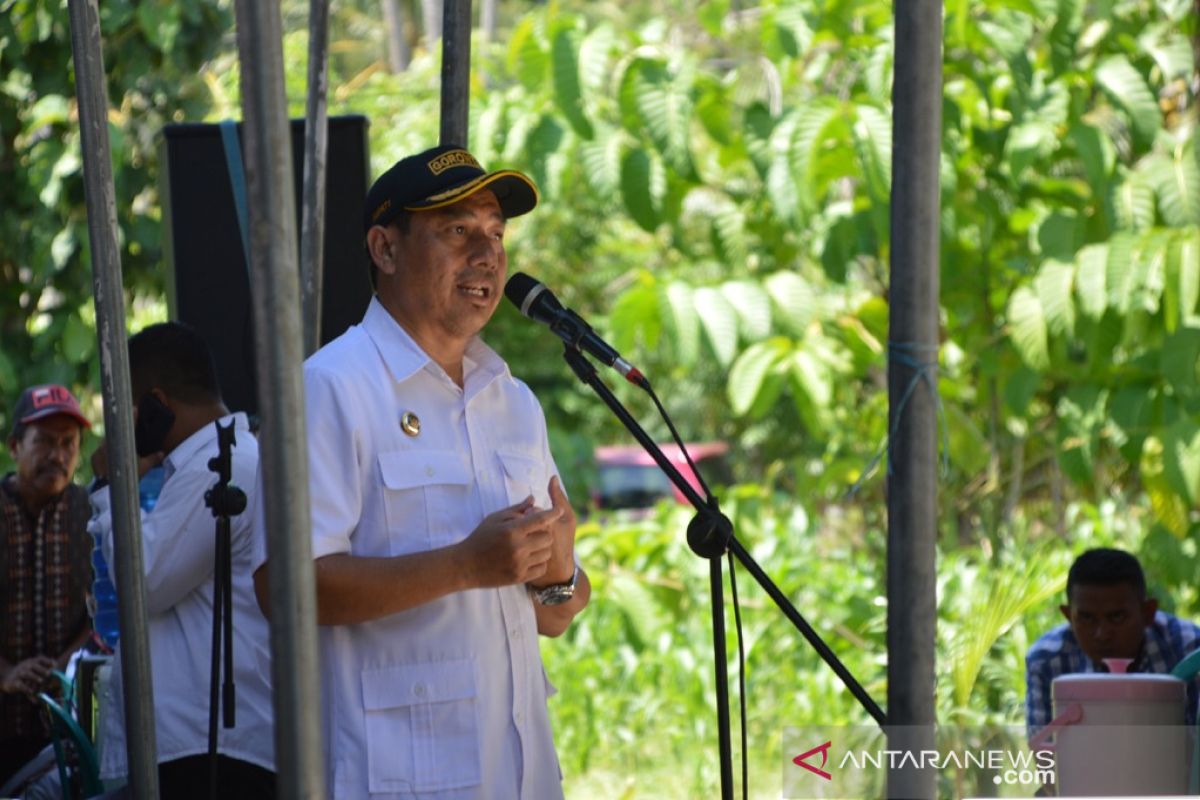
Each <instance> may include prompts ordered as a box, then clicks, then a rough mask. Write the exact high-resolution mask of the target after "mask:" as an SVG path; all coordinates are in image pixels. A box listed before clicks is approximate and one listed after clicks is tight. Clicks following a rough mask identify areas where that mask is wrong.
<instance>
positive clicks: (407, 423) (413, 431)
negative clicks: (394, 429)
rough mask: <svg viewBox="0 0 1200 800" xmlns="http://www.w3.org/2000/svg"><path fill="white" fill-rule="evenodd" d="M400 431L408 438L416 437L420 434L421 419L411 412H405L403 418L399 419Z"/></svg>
mask: <svg viewBox="0 0 1200 800" xmlns="http://www.w3.org/2000/svg"><path fill="white" fill-rule="evenodd" d="M400 430H402V431H404V432H405V433H406V434H408V435H409V436H416V435H417V434H418V433H420V432H421V418H420V417H418V416H417V415H416V414H414V413H413V412H411V411H405V412H404V416H402V417H400Z"/></svg>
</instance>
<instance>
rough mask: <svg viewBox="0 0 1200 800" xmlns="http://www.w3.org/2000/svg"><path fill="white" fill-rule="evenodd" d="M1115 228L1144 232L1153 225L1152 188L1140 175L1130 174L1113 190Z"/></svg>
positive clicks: (1143, 176)
mask: <svg viewBox="0 0 1200 800" xmlns="http://www.w3.org/2000/svg"><path fill="white" fill-rule="evenodd" d="M1112 203H1113V210H1114V211H1115V212H1116V217H1117V220H1116V222H1117V227H1118V228H1120V229H1123V230H1145V229H1146V228H1149V227H1151V226H1152V225H1154V221H1155V215H1154V187H1153V186H1151V185H1150V183H1149V182H1148V181H1147V179H1146V177H1145V175H1143V174H1142V173H1132V174H1130V175H1129V176H1127V177H1126V178H1125V180H1124V181H1122V182H1121V183H1120V184H1118V185H1117V186H1116V187H1115V188H1114V190H1113V198H1112Z"/></svg>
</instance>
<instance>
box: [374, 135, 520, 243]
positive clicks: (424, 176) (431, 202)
mask: <svg viewBox="0 0 1200 800" xmlns="http://www.w3.org/2000/svg"><path fill="white" fill-rule="evenodd" d="M480 189H490V190H491V191H492V192H493V193H494V194H495V195H496V199H497V200H498V201H500V210H501V211H502V212H503V213H504V216H505V218H506V219H511V218H512V217H519V216H521V215H522V214H527V213H529V212H530V211H532V210H533V208H534V206H536V205H537V202H538V193H537V187H536V186H534V185H533V181H531V180H530V179H529V178H527V177H526V176H525V175H523V174H521V173H520V172H516V171H514V170H499V171H497V172H488V171H487V170H485V169H484V168H483V167H481V166H480V165H479V162H478V161H476V160H475V157H474V156H473V155H471V154H470V153H468V152H467V151H466V150H465V149H463V148H462V147H459V146H458V145H441V146H439V147H434V148H432V149H430V150H426V151H425V152H423V153H418V154H416V155H415V156H408V157H407V158H403V159H401V160H399V161H397V162H396V163H395V164H394V165H393V166H392V168H391V169H389V170H388V171H387V172H385V173H383V174H382V175H380V176H379V177H378V178H377V179H376V180H375V183H374V184H372V185H371V189H370V191H368V192H367V202H366V205H365V207H364V210H363V233H364V234H365V233H366V232H367V231H370V230H371V228H372V227H374V226H375V225H387V224H388V223H389V222H391V221H392V220H393V219H395V218H396V215H397V214H399V213H400V212H401V211H431V210H433V209H435V208H442V207H443V206H448V205H450V204H452V203H457V202H458V201H459V200H462V199H463V198H465V197H469V196H471V195H472V194H474V193H475V192H478V191H479V190H480Z"/></svg>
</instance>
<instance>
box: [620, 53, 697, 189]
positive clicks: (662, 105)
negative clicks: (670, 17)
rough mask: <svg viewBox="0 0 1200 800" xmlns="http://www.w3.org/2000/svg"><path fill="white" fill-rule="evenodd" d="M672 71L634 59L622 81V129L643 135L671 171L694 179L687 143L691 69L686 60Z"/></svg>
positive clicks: (657, 62)
mask: <svg viewBox="0 0 1200 800" xmlns="http://www.w3.org/2000/svg"><path fill="white" fill-rule="evenodd" d="M675 66H676V69H675V70H674V71H672V69H670V68H669V67H668V65H667V64H665V63H663V62H662V61H661V60H657V59H650V58H639V59H635V60H634V61H633V62H632V63H631V64H630V65H629V67H628V69H627V70H626V72H625V75H624V77H623V79H622V85H621V92H620V98H621V107H622V109H623V111H624V116H625V119H626V126H627V127H629V125H630V123H634V127H633V128H631V131H632V132H633V133H636V134H638V135H641V134H643V133H644V134H646V135H648V136H649V138H650V141H651V142H653V144H654V147H655V149H656V150H657V151H658V152H659V154H661V156H662V157H663V159H664V160H665V161H666V162H667V163H668V164H669V165H670V166H671V169H673V170H674V171H675V172H677V173H678V174H679V175H681V176H682V177H684V178H687V179H692V178H694V177H695V167H694V166H693V164H692V155H691V150H690V147H689V143H688V134H689V129H690V124H691V118H692V100H691V88H692V81H693V79H694V75H693V69H692V67H691V65H690V62H688V61H687V60H686V59H684V60H681V61H680V62H679V63H678V64H676V65H675Z"/></svg>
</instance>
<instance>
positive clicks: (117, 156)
mask: <svg viewBox="0 0 1200 800" xmlns="http://www.w3.org/2000/svg"><path fill="white" fill-rule="evenodd" d="M230 22H231V16H230V14H229V13H228V11H227V10H226V9H224V8H222V7H221V5H220V4H218V3H217V2H213V1H211V0H203V1H202V0H187V2H140V3H139V2H131V1H130V0H113V2H104V3H101V4H100V25H101V34H102V36H103V38H104V42H105V48H106V52H105V56H106V62H105V64H106V75H107V78H108V81H107V89H108V95H109V98H110V111H109V116H108V122H109V137H110V140H111V143H112V149H113V177H114V184H115V189H116V210H117V221H118V224H119V225H120V244H121V250H120V256H121V263H122V268H123V271H124V277H125V289H126V297H127V299H128V300H129V301H130V302H131V303H132V302H133V300H134V298H149V297H154V296H157V295H160V294H161V292H162V272H163V269H162V267H163V265H162V247H161V231H160V222H161V211H160V209H159V204H158V194H157V188H156V184H155V178H156V175H157V170H156V164H157V153H156V146H157V137H158V135H159V130H160V129H161V128H162V126H163V125H164V124H165V123H168V122H172V121H179V120H183V119H196V118H198V117H200V116H202V115H203V113H204V111H205V109H206V108H207V102H208V92H207V90H206V89H205V88H204V82H203V81H202V79H201V78H200V77H199V76H198V74H197V71H198V70H199V68H200V66H201V65H202V64H204V63H205V62H206V61H207V59H208V58H210V57H211V56H212V54H213V53H214V52H215V51H216V48H217V46H218V45H219V43H220V41H221V37H222V34H223V32H224V31H225V30H226V29H227V28H228V26H229V25H230ZM70 64H71V41H70V31H69V26H68V17H67V4H66V2H65V0H64V2H57V1H52V0H7V2H3V3H0V208H2V209H3V210H4V213H3V214H0V308H3V309H4V313H3V314H2V315H0V398H5V402H4V404H3V408H2V409H0V425H2V427H3V428H4V430H7V429H8V426H9V422H10V421H9V420H8V419H7V414H8V407H9V404H10V403H11V401H12V399H13V398H15V397H16V394H17V392H19V391H20V389H21V388H23V387H24V386H27V385H30V384H34V383H40V382H46V381H55V382H61V383H65V384H67V385H69V386H72V387H74V388H75V389H76V390H77V391H79V392H80V393H81V394H82V395H83V399H84V402H85V405H88V406H90V408H91V412H92V413H90V416H91V417H92V418H93V419H97V420H98V419H99V418H100V413H99V406H98V405H95V403H98V399H95V398H96V394H95V390H96V389H97V388H98V383H99V381H98V375H99V371H98V363H97V356H96V333H95V322H94V320H95V316H94V314H93V313H92V308H91V306H92V301H91V289H92V283H91V262H90V255H89V252H90V248H89V242H88V229H87V219H86V215H85V212H84V207H83V175H82V160H81V156H80V144H79V131H78V113H77V109H76V99H75V84H74V75H73V72H72V70H71V68H70V66H69V65H70ZM145 302H149V301H143V305H144V303H145ZM151 304H154V303H153V302H152V303H151ZM158 306H159V308H160V309H161V303H158ZM131 311H132V309H131ZM6 458H7V452H5V454H4V455H3V456H0V459H6Z"/></svg>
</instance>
